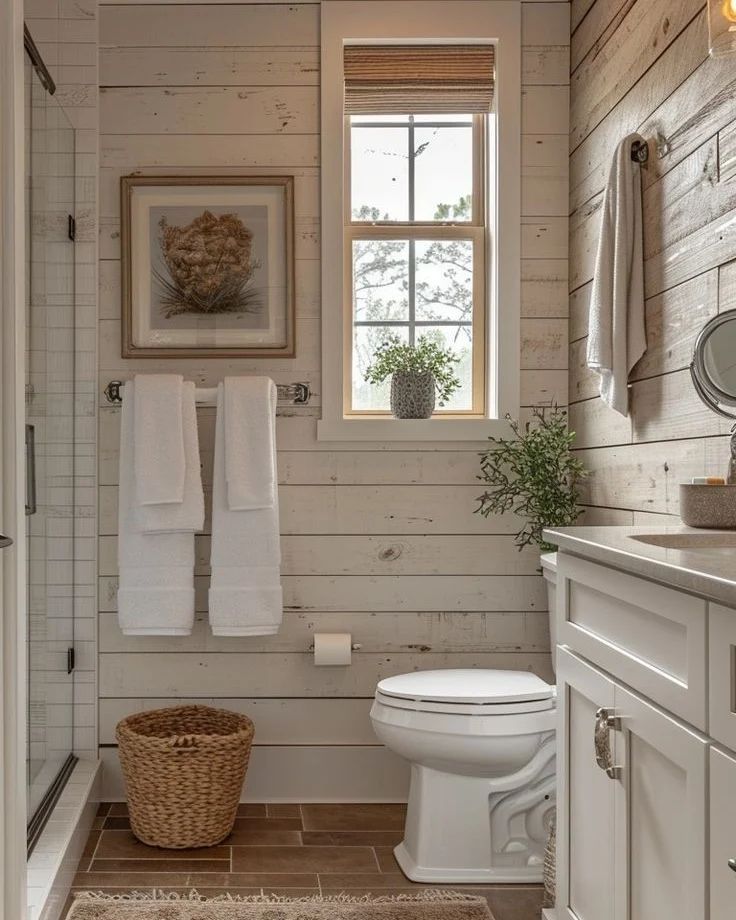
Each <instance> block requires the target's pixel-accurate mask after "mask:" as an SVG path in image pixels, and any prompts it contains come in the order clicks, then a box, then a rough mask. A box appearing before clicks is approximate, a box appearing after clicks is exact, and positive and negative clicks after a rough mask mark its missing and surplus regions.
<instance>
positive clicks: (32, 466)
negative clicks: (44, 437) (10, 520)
mask: <svg viewBox="0 0 736 920" xmlns="http://www.w3.org/2000/svg"><path fill="white" fill-rule="evenodd" d="M35 513H36V429H35V426H33V425H26V515H27V516H30V515H31V514H35Z"/></svg>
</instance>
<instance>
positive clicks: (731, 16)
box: [721, 0, 736, 22]
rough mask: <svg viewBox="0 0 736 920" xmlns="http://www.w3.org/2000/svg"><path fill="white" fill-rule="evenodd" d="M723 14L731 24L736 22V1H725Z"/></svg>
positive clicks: (722, 7)
mask: <svg viewBox="0 0 736 920" xmlns="http://www.w3.org/2000/svg"><path fill="white" fill-rule="evenodd" d="M721 12H722V13H723V16H724V18H725V19H727V20H728V21H729V22H736V0H723V5H722V6H721Z"/></svg>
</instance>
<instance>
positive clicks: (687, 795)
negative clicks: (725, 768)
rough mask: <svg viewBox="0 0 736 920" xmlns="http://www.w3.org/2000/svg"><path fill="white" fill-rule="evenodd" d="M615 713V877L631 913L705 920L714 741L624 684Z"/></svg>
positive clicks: (630, 916) (662, 919) (641, 918)
mask: <svg viewBox="0 0 736 920" xmlns="http://www.w3.org/2000/svg"><path fill="white" fill-rule="evenodd" d="M615 712H616V716H617V717H618V719H619V725H618V726H617V727H618V728H619V730H618V731H616V732H615V736H616V745H615V757H616V762H617V764H620V765H621V774H620V776H621V781H620V783H617V784H616V785H617V786H618V788H619V790H620V792H618V793H617V796H616V799H617V805H616V819H615V825H616V836H617V843H616V873H615V874H616V889H617V894H618V893H620V892H623V893H624V897H625V903H626V910H625V916H626V918H627V920H695V918H701V917H702V918H704V917H705V916H706V905H707V899H706V877H707V872H706V852H707V849H706V805H707V798H706V789H707V784H706V779H707V768H708V741H707V739H706V738H704V737H703V736H702V735H700V734H698V733H697V732H695V731H694V730H692V729H690V728H688V727H687V726H686V725H684V724H683V723H681V722H679V721H678V720H676V719H674V718H673V717H672V716H670V715H668V714H667V713H665V712H663V711H662V710H660V709H658V708H657V707H656V706H653V705H652V704H651V703H648V702H646V701H645V700H643V699H641V697H638V696H636V695H635V694H633V693H631V692H630V691H628V690H625V689H623V688H622V687H620V686H618V685H617V686H616V689H615ZM731 916H733V914H732V915H731Z"/></svg>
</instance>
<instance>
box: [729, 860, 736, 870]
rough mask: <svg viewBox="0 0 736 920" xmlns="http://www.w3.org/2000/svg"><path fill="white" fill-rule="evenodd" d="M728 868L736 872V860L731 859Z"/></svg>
mask: <svg viewBox="0 0 736 920" xmlns="http://www.w3.org/2000/svg"><path fill="white" fill-rule="evenodd" d="M728 868H729V869H732V870H733V871H734V872H736V859H729V861H728Z"/></svg>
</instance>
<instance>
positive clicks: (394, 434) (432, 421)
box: [317, 418, 511, 446]
mask: <svg viewBox="0 0 736 920" xmlns="http://www.w3.org/2000/svg"><path fill="white" fill-rule="evenodd" d="M510 433H511V429H510V427H509V423H508V422H507V421H506V420H505V419H497V418H472V419H468V418H428V419H395V418H342V419H322V420H320V421H319V422H317V440H318V441H382V442H404V441H414V442H419V441H422V442H431V441H457V442H467V441H473V442H476V443H477V444H478V445H479V446H487V442H488V438H489V437H490V436H491V435H493V436H494V437H505V436H508V435H509V434H510Z"/></svg>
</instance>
